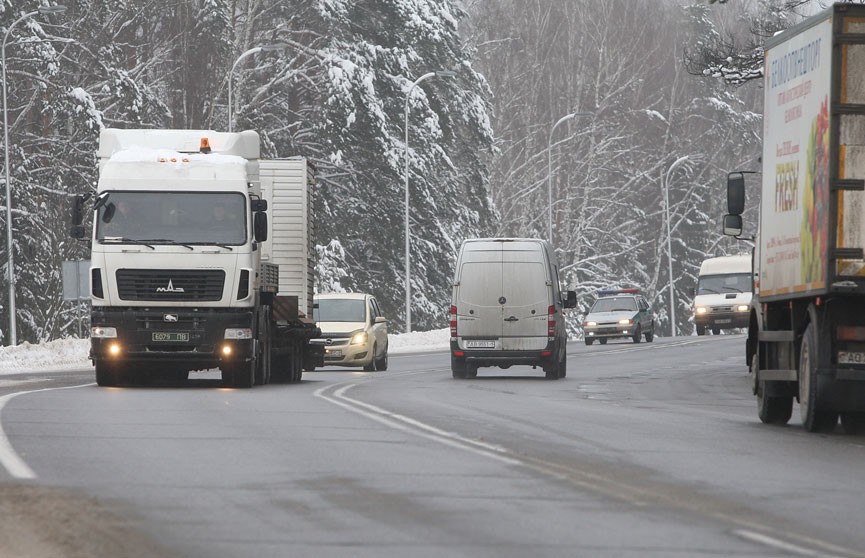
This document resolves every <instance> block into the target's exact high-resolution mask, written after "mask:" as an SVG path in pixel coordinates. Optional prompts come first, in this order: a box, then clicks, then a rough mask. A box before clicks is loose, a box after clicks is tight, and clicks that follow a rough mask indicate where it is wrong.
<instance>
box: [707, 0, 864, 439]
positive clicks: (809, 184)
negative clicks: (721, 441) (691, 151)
mask: <svg viewBox="0 0 865 558" xmlns="http://www.w3.org/2000/svg"><path fill="white" fill-rule="evenodd" d="M764 80H765V81H764V88H763V89H764V91H765V93H764V95H765V97H764V113H763V116H764V124H763V157H762V189H761V192H762V200H761V203H760V222H759V225H758V232H757V235H756V237H755V257H754V259H755V274H756V276H755V285H754V288H755V294H754V298H753V299H752V305H751V312H750V316H749V325H748V339H747V343H746V360H747V362H748V364H749V366H750V373H751V378H752V386H753V391H754V393H755V395H756V396H757V409H758V415H759V417H760V419H761V420H762V421H763V422H765V423H775V424H786V423H787V422H788V421H789V419H790V417H791V414H792V407H793V400H794V399H797V400H798V402H799V408H800V412H801V417H802V423H803V424H804V426H805V428H806V429H807V430H809V431H812V432H813V431H823V432H826V431H831V430H833V429H834V428H835V426H836V424H837V422H838V418H839V416H840V418H841V424H842V426H843V428H844V430H845V431H847V432H850V433H855V432H860V431H862V430H865V256H863V247H865V219H863V218H865V6H861V5H847V4H843V5H842V4H836V5H834V6H832V7H831V8H829V9H827V10H825V11H823V12H821V13H819V14H817V15H815V16H812V17H810V18H808V19H806V20H804V21H803V22H802V23H800V24H798V25H796V26H795V27H792V28H790V29H788V30H786V31H784V32H783V33H780V34H779V35H776V36H775V37H773V38H771V39H769V40H767V41H766V44H765V77H764ZM744 183H745V180H744V173H743V172H737V173H731V174H730V176H729V177H728V184H727V196H728V206H729V207H728V210H729V215H727V216H725V218H724V232H725V233H726V234H729V235H733V236H737V237H740V235H741V234H742V227H743V225H742V216H741V214H742V213H743V212H744V209H745V185H744Z"/></svg>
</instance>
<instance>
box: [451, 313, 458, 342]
mask: <svg viewBox="0 0 865 558" xmlns="http://www.w3.org/2000/svg"><path fill="white" fill-rule="evenodd" d="M456 336H457V307H456V306H451V337H452V338H456Z"/></svg>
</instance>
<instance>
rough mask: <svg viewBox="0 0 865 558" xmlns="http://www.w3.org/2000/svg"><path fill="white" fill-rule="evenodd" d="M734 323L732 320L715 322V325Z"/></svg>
mask: <svg viewBox="0 0 865 558" xmlns="http://www.w3.org/2000/svg"><path fill="white" fill-rule="evenodd" d="M732 321H733V320H731V319H724V320H715V323H716V324H729V323H730V322H732Z"/></svg>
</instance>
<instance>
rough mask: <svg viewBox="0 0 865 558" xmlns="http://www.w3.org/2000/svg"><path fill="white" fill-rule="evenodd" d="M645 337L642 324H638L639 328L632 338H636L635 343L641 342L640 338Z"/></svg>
mask: <svg viewBox="0 0 865 558" xmlns="http://www.w3.org/2000/svg"><path fill="white" fill-rule="evenodd" d="M642 337H643V332H642V331H640V326H637V330H636V331H635V332H634V336H633V337H631V339H633V340H634V343H639V342H640V339H641V338H642Z"/></svg>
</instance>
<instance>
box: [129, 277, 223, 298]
mask: <svg viewBox="0 0 865 558" xmlns="http://www.w3.org/2000/svg"><path fill="white" fill-rule="evenodd" d="M116 278H117V291H118V293H119V294H120V298H121V299H122V300H153V301H162V300H173V301H176V300H183V301H218V300H221V299H222V288H223V285H224V284H225V272H224V271H222V270H221V269H118V270H117V273H116Z"/></svg>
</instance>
